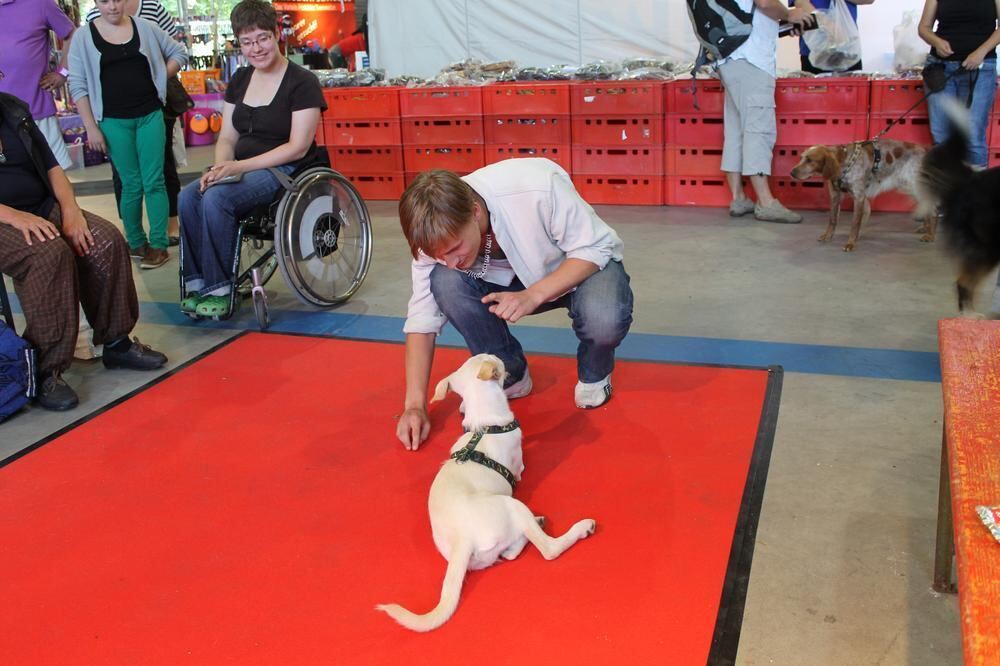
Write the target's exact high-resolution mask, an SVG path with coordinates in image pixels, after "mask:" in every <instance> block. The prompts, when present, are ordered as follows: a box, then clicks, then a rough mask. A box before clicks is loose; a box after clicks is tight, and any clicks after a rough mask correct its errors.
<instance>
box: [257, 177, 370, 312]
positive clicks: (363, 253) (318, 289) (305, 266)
mask: <svg viewBox="0 0 1000 666" xmlns="http://www.w3.org/2000/svg"><path fill="white" fill-rule="evenodd" d="M295 180H296V186H297V187H296V190H295V191H294V192H290V193H289V194H288V195H287V196H285V197H284V198H282V200H281V203H279V205H278V210H277V212H276V214H275V220H276V224H275V228H274V247H275V255H276V256H277V258H278V267H279V268H280V269H281V273H282V275H284V277H285V281H286V282H287V283H288V285H289V286H290V287H291V288H292V291H293V292H294V293H295V295H296V296H298V298H299V300H301V301H303V302H304V303H307V304H310V305H316V306H319V307H330V306H333V305H337V304H338V303H343V302H344V301H346V300H347V299H349V298H350V297H351V296H353V295H354V293H355V292H357V290H358V289H359V288H360V287H361V283H362V282H364V279H365V276H366V275H367V274H368V269H369V267H370V266H371V258H372V226H371V218H370V217H369V214H368V208H367V206H366V205H365V202H364V199H362V198H361V195H360V194H358V191H357V190H356V189H354V186H352V185H351V183H350V181H348V180H347V179H346V178H345V177H344V176H342V175H340V174H339V173H337V172H336V171H332V170H330V169H328V168H326V167H315V168H312V169H308V170H306V171H304V172H303V173H302V174H300V175H299V176H298V177H297V178H296V179H295Z"/></svg>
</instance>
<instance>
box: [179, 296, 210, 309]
mask: <svg viewBox="0 0 1000 666" xmlns="http://www.w3.org/2000/svg"><path fill="white" fill-rule="evenodd" d="M203 300H204V296H199V295H198V294H189V295H188V297H187V298H185V299H183V300H182V301H181V312H188V313H191V314H194V313H195V312H197V310H198V304H199V303H201V302H202V301H203Z"/></svg>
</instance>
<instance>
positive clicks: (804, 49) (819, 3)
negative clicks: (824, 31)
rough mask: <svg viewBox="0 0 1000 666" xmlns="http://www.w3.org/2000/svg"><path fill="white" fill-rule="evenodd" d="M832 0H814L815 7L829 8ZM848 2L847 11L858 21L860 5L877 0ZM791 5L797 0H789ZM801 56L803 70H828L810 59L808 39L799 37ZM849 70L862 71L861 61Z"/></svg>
mask: <svg viewBox="0 0 1000 666" xmlns="http://www.w3.org/2000/svg"><path fill="white" fill-rule="evenodd" d="M830 1H831V0H812V4H813V7H815V8H816V9H829V8H830ZM845 2H846V3H847V11H849V12H850V13H851V18H853V19H854V22H855V23H857V22H858V5H870V4H872V3H874V2H875V0H845ZM788 4H789V5H790V6H794V5H795V0H789V3H788ZM799 58H800V60H801V62H802V71H803V72H810V73H811V74H822V73H823V72H825V71H826V70H823V69H819V68H818V67H816V66H815V65H813V64H812V61H810V60H809V47H808V46H806V40H804V39H802V38H801V37H799ZM847 71H849V72H860V71H861V61H860V60H859V61H858V62H857V64H856V65H854V66H853V67H848V68H847Z"/></svg>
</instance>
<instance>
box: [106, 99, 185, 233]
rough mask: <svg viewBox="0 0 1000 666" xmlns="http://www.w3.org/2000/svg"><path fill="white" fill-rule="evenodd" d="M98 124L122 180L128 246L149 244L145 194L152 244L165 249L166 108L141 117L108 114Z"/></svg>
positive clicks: (121, 213)
mask: <svg viewBox="0 0 1000 666" xmlns="http://www.w3.org/2000/svg"><path fill="white" fill-rule="evenodd" d="M99 125H100V127H101V132H103V133H104V139H105V141H106V142H107V144H108V152H109V153H110V155H111V162H112V163H113V164H114V165H115V169H117V170H118V175H119V176H120V177H121V181H122V199H121V203H120V204H119V208H118V214H119V215H121V218H122V224H123V225H124V226H125V238H126V239H127V240H128V244H129V247H132V248H136V247H142V246H143V245H145V244H146V232H145V231H144V230H143V228H142V200H143V197H145V199H146V216H147V217H148V218H149V244H150V246H151V247H155V248H158V249H166V247H167V215H168V214H169V212H170V206H169V203H168V201H167V188H166V186H165V185H164V183H163V151H164V146H165V141H166V134H165V133H164V131H163V112H162V111H160V110H157V111H154V112H152V113H150V114H149V115H146V116H143V117H141V118H105V119H103V120H102V121H101V122H100V123H99Z"/></svg>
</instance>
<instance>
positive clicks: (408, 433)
mask: <svg viewBox="0 0 1000 666" xmlns="http://www.w3.org/2000/svg"><path fill="white" fill-rule="evenodd" d="M430 431H431V420H430V418H428V416H427V410H426V409H424V408H422V407H411V408H410V409H407V410H405V411H404V412H403V413H402V414H401V415H400V416H399V422H397V423H396V437H398V438H399V441H401V442H402V443H403V446H404V447H405V448H406V449H409V450H410V451H416V450H417V449H418V448H420V445H421V444H423V443H424V440H425V439H427V435H428V434H430Z"/></svg>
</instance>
